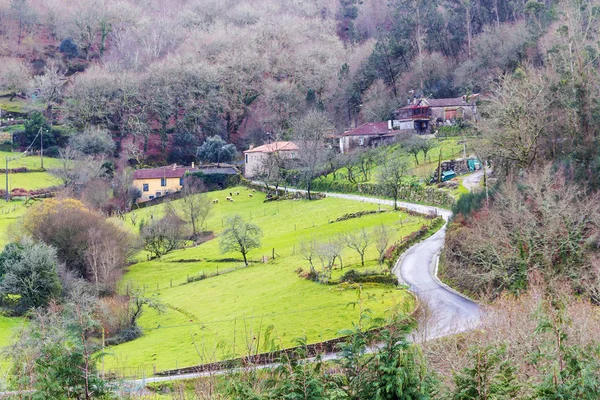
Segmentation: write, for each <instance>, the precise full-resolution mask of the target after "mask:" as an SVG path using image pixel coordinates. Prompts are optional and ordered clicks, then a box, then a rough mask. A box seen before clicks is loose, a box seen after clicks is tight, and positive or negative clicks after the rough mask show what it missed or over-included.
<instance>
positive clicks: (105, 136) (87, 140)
mask: <svg viewBox="0 0 600 400" xmlns="http://www.w3.org/2000/svg"><path fill="white" fill-rule="evenodd" d="M69 145H70V146H71V147H72V148H74V149H75V150H77V151H79V152H80V153H83V154H86V155H111V154H113V153H114V151H115V148H116V144H115V142H114V140H113V138H112V136H111V135H110V133H108V130H106V129H101V128H89V129H86V130H85V131H83V132H82V133H78V134H76V135H75V136H72V137H71V139H70V140H69Z"/></svg>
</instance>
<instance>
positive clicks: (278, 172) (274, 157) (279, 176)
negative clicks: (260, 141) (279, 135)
mask: <svg viewBox="0 0 600 400" xmlns="http://www.w3.org/2000/svg"><path fill="white" fill-rule="evenodd" d="M286 161H287V160H286V159H285V158H283V157H282V156H281V154H280V153H279V152H273V153H270V154H267V157H265V158H263V159H262V162H261V164H260V165H259V166H258V174H257V178H258V179H260V180H261V181H262V182H263V183H264V184H265V186H266V189H267V191H270V190H271V189H270V188H271V187H275V192H276V193H277V190H278V188H279V185H281V184H282V183H283V182H284V181H285V177H286V164H287V162H286Z"/></svg>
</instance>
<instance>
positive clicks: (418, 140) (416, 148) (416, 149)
mask: <svg viewBox="0 0 600 400" xmlns="http://www.w3.org/2000/svg"><path fill="white" fill-rule="evenodd" d="M425 141H426V139H423V138H422V137H418V136H413V137H412V138H410V139H408V140H407V141H406V142H405V143H404V144H403V147H404V150H406V152H407V153H409V154H412V155H413V157H415V163H416V164H417V165H419V153H421V151H423V146H424V142H425ZM424 161H425V160H423V162H424Z"/></svg>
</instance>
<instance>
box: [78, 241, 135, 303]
mask: <svg viewBox="0 0 600 400" xmlns="http://www.w3.org/2000/svg"><path fill="white" fill-rule="evenodd" d="M118 233H119V235H117V236H114V235H113V236H107V235H104V234H102V232H101V231H99V230H97V229H90V230H89V233H88V248H87V250H86V252H85V259H86V262H87V265H88V269H89V276H90V277H91V278H92V279H93V283H94V286H95V287H96V293H97V294H98V295H99V294H101V293H103V292H108V293H112V292H113V291H114V289H115V286H116V284H117V281H118V279H119V278H120V276H121V269H122V268H123V267H124V266H125V261H126V259H127V256H128V253H127V252H126V251H127V250H128V249H132V248H133V246H132V245H131V242H130V240H129V235H127V234H125V232H120V231H119V232H118ZM126 243H129V245H127V244H126Z"/></svg>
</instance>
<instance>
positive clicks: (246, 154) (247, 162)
mask: <svg viewBox="0 0 600 400" xmlns="http://www.w3.org/2000/svg"><path fill="white" fill-rule="evenodd" d="M246 164H248V154H246Z"/></svg>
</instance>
